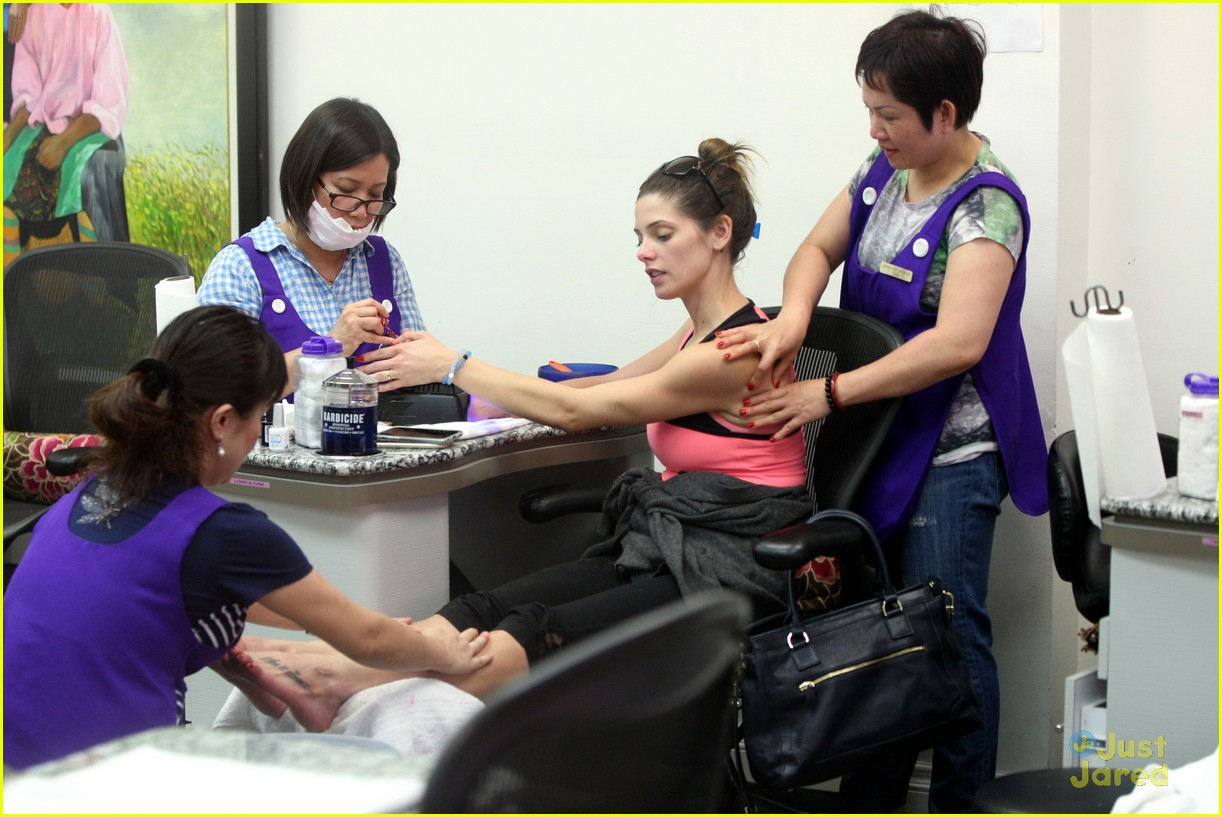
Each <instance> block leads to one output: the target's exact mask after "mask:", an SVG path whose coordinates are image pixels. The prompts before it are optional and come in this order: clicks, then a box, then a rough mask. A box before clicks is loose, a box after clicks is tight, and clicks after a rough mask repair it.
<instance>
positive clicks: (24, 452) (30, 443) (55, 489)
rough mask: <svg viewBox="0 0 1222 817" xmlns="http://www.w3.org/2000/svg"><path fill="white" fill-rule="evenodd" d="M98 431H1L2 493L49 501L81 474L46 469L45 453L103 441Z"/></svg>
mask: <svg viewBox="0 0 1222 817" xmlns="http://www.w3.org/2000/svg"><path fill="white" fill-rule="evenodd" d="M103 441H104V440H103V438H102V437H101V436H100V435H98V434H31V433H27V432H21V431H6V432H4V496H5V497H7V498H9V499H19V500H23V501H25V502H45V503H46V504H48V505H50V504H51V503H53V502H54V501H55V500H57V499H59V498H60V497H61V496H63V495H64V494H66V493H68V492H69V491H71V490H72V489H73V488H75V487H76V484H77V483H78V482H80V481H81V478H82V477H83V476H84V474H79V475H74V476H70V477H57V476H55V475H54V474H52V473H50V472H49V471H47V455H48V454H50V453H51V452H52V451H54V450H55V449H57V448H63V447H67V448H81V447H84V446H96V445H101V444H102V443H103Z"/></svg>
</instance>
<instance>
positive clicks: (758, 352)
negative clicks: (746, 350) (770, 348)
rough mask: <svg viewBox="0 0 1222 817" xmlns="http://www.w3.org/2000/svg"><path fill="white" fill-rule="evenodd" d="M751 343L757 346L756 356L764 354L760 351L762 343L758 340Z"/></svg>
mask: <svg viewBox="0 0 1222 817" xmlns="http://www.w3.org/2000/svg"><path fill="white" fill-rule="evenodd" d="M751 342H752V343H754V344H755V352H756V354H762V352H761V351H760V342H759V341H758V340H753V341H751Z"/></svg>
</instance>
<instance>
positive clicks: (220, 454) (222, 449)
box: [216, 440, 225, 457]
mask: <svg viewBox="0 0 1222 817" xmlns="http://www.w3.org/2000/svg"><path fill="white" fill-rule="evenodd" d="M216 455H217V456H218V457H223V456H225V446H224V445H223V444H222V443H221V441H220V440H217V441H216Z"/></svg>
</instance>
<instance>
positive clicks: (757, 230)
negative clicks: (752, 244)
mask: <svg viewBox="0 0 1222 817" xmlns="http://www.w3.org/2000/svg"><path fill="white" fill-rule="evenodd" d="M751 237H752V238H759V237H760V223H759V222H758V221H757V222H755V229H754V230H752V231H751Z"/></svg>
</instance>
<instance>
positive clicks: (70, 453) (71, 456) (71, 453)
mask: <svg viewBox="0 0 1222 817" xmlns="http://www.w3.org/2000/svg"><path fill="white" fill-rule="evenodd" d="M97 450H98V449H97V446H92V445H86V446H81V447H79V448H57V449H55V450H54V451H52V452H51V453H50V454H48V455H47V470H48V471H49V472H51V473H52V474H54V475H55V476H57V477H70V476H73V475H74V474H78V473H80V471H81V470H82V469H83V468H84V466H85V460H86V459H88V458H89V456H90V455H91V454H93V453H94V452H95V451H97Z"/></svg>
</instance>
